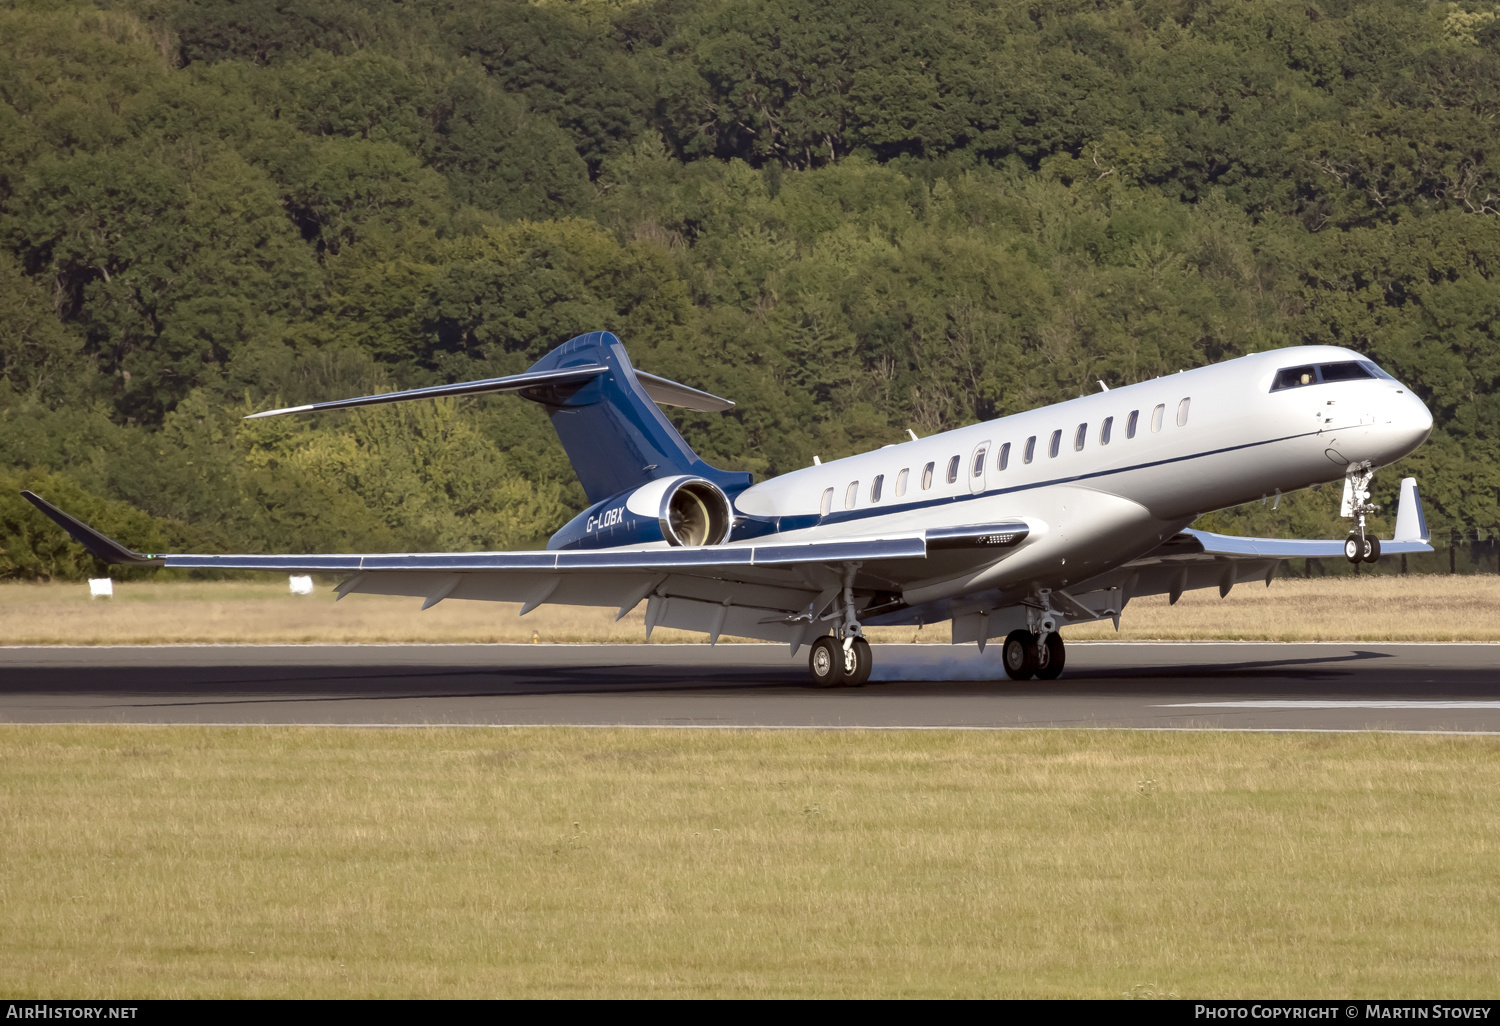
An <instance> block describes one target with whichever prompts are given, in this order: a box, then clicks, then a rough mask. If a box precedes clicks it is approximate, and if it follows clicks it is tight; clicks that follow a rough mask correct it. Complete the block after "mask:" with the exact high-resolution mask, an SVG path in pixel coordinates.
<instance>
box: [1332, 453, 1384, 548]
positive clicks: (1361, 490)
mask: <svg viewBox="0 0 1500 1026" xmlns="http://www.w3.org/2000/svg"><path fill="white" fill-rule="evenodd" d="M1374 477H1375V468H1374V467H1373V466H1371V465H1370V464H1369V463H1355V464H1352V465H1351V466H1350V467H1349V470H1348V471H1347V472H1346V473H1345V474H1344V501H1343V504H1342V506H1341V508H1340V509H1339V515H1340V516H1345V517H1353V518H1354V530H1352V531H1350V532H1349V537H1348V538H1345V539H1344V558H1345V559H1347V560H1349V562H1351V563H1373V562H1375V561H1376V560H1378V559H1379V558H1380V539H1379V538H1377V537H1375V536H1374V535H1373V534H1370V533H1368V532H1367V530H1366V527H1365V517H1366V516H1368V515H1369V514H1371V513H1374V512H1375V511H1376V510H1378V509H1379V508H1380V507H1379V506H1377V505H1375V504H1374V503H1372V502H1370V482H1371V480H1373V479H1374Z"/></svg>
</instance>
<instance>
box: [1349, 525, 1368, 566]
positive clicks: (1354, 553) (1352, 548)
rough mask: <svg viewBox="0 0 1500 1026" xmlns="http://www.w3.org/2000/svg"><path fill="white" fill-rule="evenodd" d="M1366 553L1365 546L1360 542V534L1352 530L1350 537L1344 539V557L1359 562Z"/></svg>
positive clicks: (1352, 561)
mask: <svg viewBox="0 0 1500 1026" xmlns="http://www.w3.org/2000/svg"><path fill="white" fill-rule="evenodd" d="M1364 555H1365V553H1364V546H1362V545H1360V543H1359V535H1357V534H1355V533H1353V532H1352V531H1351V532H1350V533H1349V537H1347V538H1345V539H1344V558H1345V559H1347V560H1348V561H1349V562H1351V563H1358V562H1359V561H1360V560H1361V559H1363V558H1364Z"/></svg>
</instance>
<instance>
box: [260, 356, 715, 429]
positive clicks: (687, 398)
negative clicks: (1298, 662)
mask: <svg viewBox="0 0 1500 1026" xmlns="http://www.w3.org/2000/svg"><path fill="white" fill-rule="evenodd" d="M608 372H609V368H608V367H606V366H604V365H602V364H594V365H592V366H588V367H566V368H563V369H562V370H546V371H527V372H526V373H525V374H511V375H509V376H507V377H503V378H485V379H483V380H481V381H459V382H455V383H454V384H451V385H430V386H428V387H426V388H408V389H406V390H405V391H402V392H382V393H380V394H379V395H362V396H356V397H355V398H353V399H334V400H331V401H329V402H326V403H308V404H307V405H306V406H288V407H286V408H285V409H281V410H263V411H262V412H260V413H252V414H250V415H249V416H247V417H245V419H246V420H256V419H258V418H260V417H279V416H281V415H282V414H285V413H318V412H321V411H323V410H347V409H350V408H352V407H355V406H380V405H383V404H385V403H404V402H406V401H407V400H409V399H442V398H445V397H447V396H453V395H483V394H485V393H487V392H519V391H522V390H523V389H540V388H555V387H558V386H566V385H582V384H586V383H587V382H589V381H592V380H593V379H594V378H596V377H598V376H599V375H600V374H605V373H608ZM635 376H636V380H637V381H639V382H640V383H641V388H643V389H645V391H646V394H647V395H648V396H650V397H651V399H652V401H654V402H656V403H657V404H658V405H661V406H681V407H683V408H684V409H688V410H697V411H698V412H700V413H722V412H724V411H725V410H732V409H734V403H732V402H730V401H729V400H728V399H721V398H719V397H718V396H716V395H712V394H710V393H708V392H700V391H699V390H698V389H696V388H689V387H688V386H687V385H683V384H679V383H678V382H676V381H668V380H667V379H666V378H659V377H657V376H656V375H655V374H647V373H645V372H644V371H635Z"/></svg>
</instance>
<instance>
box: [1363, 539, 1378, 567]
mask: <svg viewBox="0 0 1500 1026" xmlns="http://www.w3.org/2000/svg"><path fill="white" fill-rule="evenodd" d="M1365 562H1366V563H1378V562H1380V539H1379V538H1377V537H1375V536H1374V535H1373V534H1372V535H1370V536H1369V537H1368V538H1366V539H1365Z"/></svg>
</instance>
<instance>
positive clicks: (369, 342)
mask: <svg viewBox="0 0 1500 1026" xmlns="http://www.w3.org/2000/svg"><path fill="white" fill-rule="evenodd" d="M1497 115H1500V3H1497V2H1493V0H1472V2H1471V0H1460V2H1427V0H1368V2H1366V0H638V2H633V0H571V2H565V0H536V2H531V3H527V2H520V0H406V2H401V3H392V2H387V3H378V2H373V0H233V2H231V0H114V2H111V0H96V2H93V3H90V2H82V0H75V2H61V0H0V549H3V551H0V577H8V578H45V577H52V576H63V577H77V576H80V575H83V574H87V573H92V572H96V566H95V564H94V562H93V560H92V558H91V557H87V556H86V555H84V554H83V553H82V552H81V550H79V549H78V547H77V546H73V545H71V544H69V543H67V542H66V540H65V539H64V538H63V537H62V536H61V533H60V532H58V531H57V530H56V529H55V528H53V527H52V526H51V525H50V523H48V522H47V521H45V520H43V519H42V518H41V517H40V516H39V515H37V514H36V513H35V511H33V510H32V509H31V508H30V506H28V505H27V504H25V503H24V502H23V501H22V500H21V499H20V498H19V497H18V495H17V492H18V490H19V489H21V488H23V487H29V488H32V489H34V490H36V491H38V492H40V493H42V494H43V495H45V496H47V497H48V498H50V499H52V500H53V501H55V502H58V503H59V504H61V505H63V506H64V507H65V508H68V509H70V510H72V511H74V512H76V513H77V514H79V515H81V516H83V517H84V518H85V519H90V520H92V521H94V522H95V523H97V524H98V525H99V526H100V527H101V528H103V529H105V530H106V531H108V532H110V533H114V534H116V535H117V536H119V537H120V538H121V539H122V540H124V541H127V542H129V543H131V544H133V545H136V546H139V547H142V548H146V549H152V548H158V547H165V546H178V547H182V546H188V547H193V548H198V549H233V550H237V551H257V550H264V551H349V550H364V551H371V550H382V549H423V550H432V549H452V548H476V547H521V546H529V545H536V544H539V543H540V542H541V541H542V540H544V539H545V538H546V536H547V535H548V534H549V533H550V532H551V531H553V530H554V529H556V528H557V527H558V526H560V525H561V524H562V523H563V522H564V521H565V520H566V519H567V518H568V517H569V516H570V515H571V514H572V513H573V512H576V510H577V509H579V508H581V507H582V505H584V503H583V495H582V490H581V489H580V488H579V487H578V485H577V484H576V482H575V481H574V479H573V476H572V472H571V470H570V468H569V467H568V464H567V461H566V459H565V457H564V455H563V453H562V450H561V448H560V446H558V445H557V443H556V441H555V438H554V436H553V434H552V432H551V428H550V426H549V425H548V424H547V422H546V419H545V416H544V414H543V413H542V411H541V410H540V409H539V408H538V407H536V406H534V405H532V404H529V403H525V402H522V401H519V400H516V399H514V398H507V397H482V398H477V399H473V400H467V401H444V402H435V403H430V404H405V405H401V406H390V407H377V408H375V409H374V410H372V411H364V412H353V413H334V414H324V415H321V416H318V417H308V418H279V419H272V420H258V421H244V420H242V419H241V418H242V417H243V415H244V414H246V413H248V412H253V411H255V410H258V409H265V408H268V407H272V406H286V405H292V404H297V403H303V402H308V401H314V400H319V399H332V398H341V397H344V396H348V395H356V394H363V393H366V392H371V391H376V390H380V389H386V388H395V387H411V386H416V385H422V384H431V383H437V382H443V381H456V380H464V379H468V378H477V377H484V376H491V375H497V374H505V373H515V372H519V371H521V370H524V369H525V368H526V367H527V366H528V365H529V364H530V363H531V362H532V361H534V360H535V359H536V358H538V357H539V356H540V355H541V354H543V353H544V352H546V351H547V350H548V349H550V348H552V347H553V346H555V345H557V344H558V343H559V342H562V341H564V340H565V339H567V338H569V337H571V336H572V335H574V334H577V333H579V332H583V331H589V330H594V329H598V328H605V329H609V330H612V331H614V332H616V333H617V334H618V335H619V336H620V337H621V338H622V339H623V340H624V341H625V343H626V346H627V348H628V349H629V350H630V353H631V356H632V359H633V360H634V361H635V362H636V364H637V365H638V366H640V367H642V368H643V369H645V370H649V371H651V372H653V373H656V374H661V375H665V376H667V377H671V378H674V379H677V380H681V381H685V382H687V383H689V384H692V385H694V386H697V387H700V388H705V389H708V390H709V391H712V392H715V393H717V394H720V395H725V396H728V397H730V398H732V399H734V400H736V401H737V402H738V404H739V405H738V407H737V408H736V409H735V410H734V411H733V412H732V413H731V414H728V415H713V416H707V415H700V414H679V413H677V412H674V413H673V414H672V416H673V417H674V419H675V420H676V422H677V423H678V424H679V425H680V426H681V428H682V429H683V432H684V434H685V435H686V436H687V438H688V440H689V441H690V442H691V443H692V444H693V445H694V446H695V447H696V448H697V450H698V451H699V452H700V453H701V454H702V455H703V456H704V458H705V459H707V460H708V461H709V462H711V463H714V464H717V465H719V466H723V467H726V468H731V469H743V470H749V471H752V472H754V473H755V474H756V475H757V476H759V475H767V474H777V473H781V472H784V471H786V470H789V469H793V468H797V467H801V466H805V465H807V464H808V463H809V462H811V459H812V457H813V455H814V454H818V455H821V456H822V458H823V459H825V460H826V459H831V458H834V457H837V456H842V455H847V454H849V453H852V452H855V451H859V450H862V449H866V448H870V447H874V446H877V445H881V444H885V443H887V442H894V441H898V440H900V439H901V438H903V437H904V436H905V432H906V430H907V428H911V429H913V430H915V431H917V432H918V433H928V432H933V431H938V430H942V429H945V428H950V427H956V426H960V425H963V424H966V423H971V422H974V421H976V420H979V419H985V418H990V417H995V416H998V415H1001V414H1005V413H1011V412H1016V411H1019V410H1023V409H1027V408H1030V407H1033V406H1036V405H1039V404H1043V403H1050V402H1055V401H1058V400H1061V399H1066V398H1070V397H1072V396H1075V395H1078V394H1079V393H1080V392H1083V391H1090V390H1093V389H1095V388H1096V387H1097V385H1096V384H1095V383H1096V381H1097V380H1100V379H1102V380H1103V381H1105V382H1106V383H1108V384H1110V385H1117V384H1125V383H1129V382H1133V381H1139V380H1142V379H1144V378H1150V377H1154V376H1157V375H1161V374H1168V373H1175V372H1176V371H1177V370H1179V369H1182V368H1187V367H1192V366H1196V365H1199V364H1203V363H1207V362H1212V361H1216V360H1220V359H1224V358H1226V357H1232V356H1236V355H1240V354H1243V353H1246V352H1251V351H1254V350H1260V349H1266V348H1272V347H1277V346H1284V345H1294V344H1301V343H1331V344H1336V345H1348V346H1351V347H1353V348H1356V349H1358V350H1360V351H1362V352H1365V353H1368V354H1369V355H1370V356H1372V357H1373V358H1375V359H1376V360H1378V361H1379V362H1380V363H1381V364H1382V365H1384V366H1385V367H1386V368H1387V369H1388V370H1390V371H1391V372H1392V373H1393V374H1395V375H1396V376H1397V377H1399V378H1401V379H1402V380H1404V381H1406V382H1408V383H1409V384H1410V385H1411V386H1412V387H1413V388H1414V389H1416V390H1417V391H1418V393H1419V394H1420V395H1421V397H1422V398H1423V399H1424V400H1425V401H1426V402H1427V404H1428V405H1429V407H1430V408H1431V409H1432V410H1433V413H1434V415H1435V417H1436V419H1437V425H1438V426H1437V429H1436V431H1435V433H1434V435H1433V438H1432V440H1431V441H1430V442H1429V443H1428V444H1427V445H1426V446H1424V447H1423V448H1422V449H1421V450H1420V451H1419V452H1418V453H1417V454H1416V455H1415V456H1413V457H1412V458H1410V459H1408V460H1406V461H1404V463H1403V464H1402V465H1401V466H1400V467H1398V468H1396V469H1395V470H1393V471H1386V472H1384V473H1382V474H1381V475H1380V477H1379V478H1378V487H1377V494H1376V501H1384V502H1390V501H1392V500H1393V495H1394V489H1395V486H1396V482H1397V479H1398V477H1399V476H1400V475H1401V474H1414V475H1416V476H1417V477H1418V479H1419V480H1420V481H1421V484H1422V488H1423V493H1424V496H1425V498H1426V500H1427V509H1428V517H1429V520H1430V522H1431V523H1432V525H1433V527H1434V528H1435V529H1436V530H1438V531H1444V530H1446V529H1447V528H1448V527H1449V526H1451V525H1460V524H1461V525H1470V526H1478V527H1480V528H1483V529H1485V530H1486V531H1493V530H1495V528H1496V525H1500V505H1497V501H1500V460H1497V456H1500V453H1497V445H1500V338H1497V332H1500V289H1497V286H1496V282H1495V275H1496V273H1497V272H1500V218H1497V212H1500V146H1497V143H1496V128H1497V122H1496V118H1497ZM1333 492H1334V490H1325V491H1323V492H1322V493H1317V494H1314V493H1304V494H1302V495H1299V496H1296V497H1293V498H1292V499H1291V500H1290V501H1286V502H1283V504H1282V505H1281V507H1280V508H1279V509H1278V510H1275V511H1272V510H1270V509H1269V508H1268V507H1261V506H1259V505H1256V506H1252V507H1247V508H1245V509H1242V510H1236V511H1228V512H1224V513H1218V514H1212V515H1211V516H1210V517H1209V518H1206V520H1208V521H1210V522H1211V524H1212V525H1213V526H1215V527H1217V528H1219V529H1223V530H1239V531H1254V532H1257V533H1269V534H1283V535H1316V536H1341V535H1342V533H1343V531H1344V530H1345V528H1344V527H1343V526H1342V525H1341V523H1340V522H1339V521H1338V520H1337V518H1336V512H1337V509H1336V505H1337V498H1338V496H1337V494H1334V493H1333Z"/></svg>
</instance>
